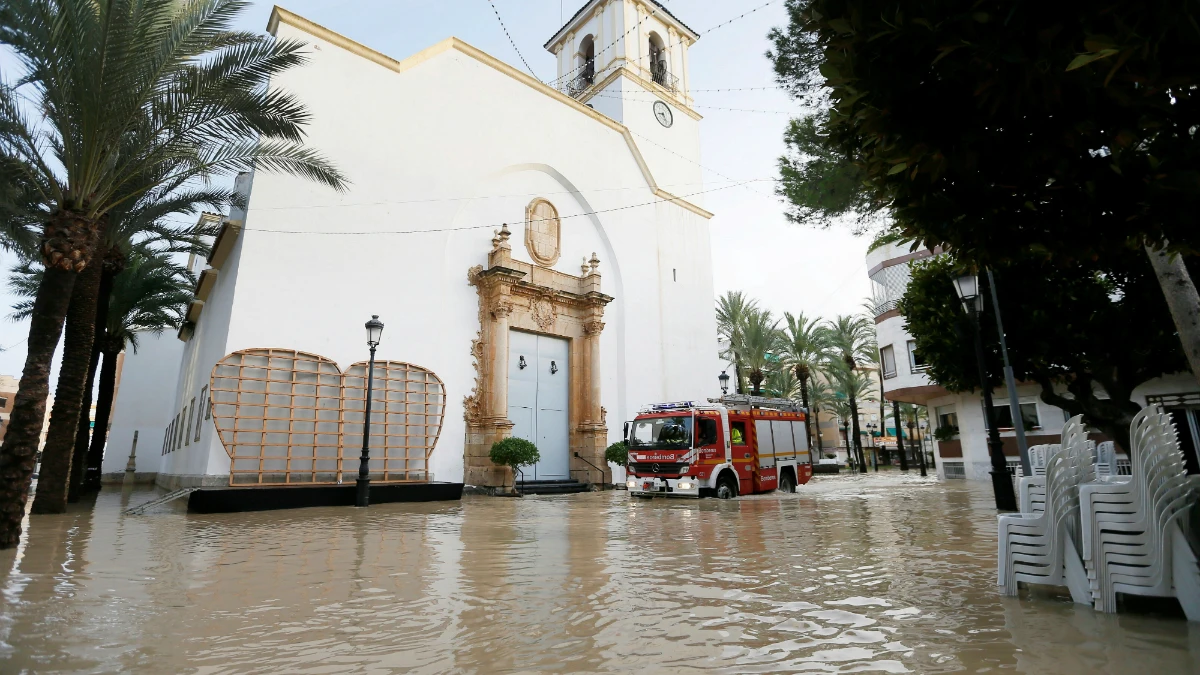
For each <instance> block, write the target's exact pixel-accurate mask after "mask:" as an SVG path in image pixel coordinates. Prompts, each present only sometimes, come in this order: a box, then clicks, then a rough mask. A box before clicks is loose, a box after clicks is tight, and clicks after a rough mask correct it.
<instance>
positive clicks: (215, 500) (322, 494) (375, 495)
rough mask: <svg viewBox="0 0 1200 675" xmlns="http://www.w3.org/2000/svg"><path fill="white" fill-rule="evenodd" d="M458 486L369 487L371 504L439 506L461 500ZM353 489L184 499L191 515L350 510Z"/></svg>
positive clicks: (268, 490) (248, 490) (282, 489)
mask: <svg viewBox="0 0 1200 675" xmlns="http://www.w3.org/2000/svg"><path fill="white" fill-rule="evenodd" d="M462 491H463V484H462V483H403V484H393V485H372V486H371V503H372V504H390V503H394V502H442V501H455V500H458V499H462ZM354 494H355V486H354V484H353V483H350V484H347V485H311V486H307V485H288V486H283V485H280V486H278V487H244V488H243V487H228V488H202V489H200V490H196V491H195V492H193V493H192V494H191V495H189V496H188V511H190V512H192V513H239V512H242V511H274V510H277V509H302V508H306V507H310V506H354Z"/></svg>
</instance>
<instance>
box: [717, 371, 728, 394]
mask: <svg viewBox="0 0 1200 675" xmlns="http://www.w3.org/2000/svg"><path fill="white" fill-rule="evenodd" d="M717 379H718V380H720V381H721V393H722V394H728V393H729V373H727V372H725V371H724V370H722V371H721V374H720V375H718V376H717Z"/></svg>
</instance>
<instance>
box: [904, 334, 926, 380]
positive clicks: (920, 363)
mask: <svg viewBox="0 0 1200 675" xmlns="http://www.w3.org/2000/svg"><path fill="white" fill-rule="evenodd" d="M927 368H929V364H928V363H925V359H924V358H922V357H921V353H920V352H919V351H917V341H916V340H909V341H908V370H909V372H911V373H913V374H916V373H923V372H925V370H926V369H927Z"/></svg>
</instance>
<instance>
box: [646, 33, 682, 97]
mask: <svg viewBox="0 0 1200 675" xmlns="http://www.w3.org/2000/svg"><path fill="white" fill-rule="evenodd" d="M667 58H668V52H667V48H666V45H665V44H663V40H662V38H661V37H659V36H658V33H650V77H651V79H653V80H654V83H655V84H657V85H660V86H662V87H665V88H667V89H669V90H671V91H675V82H676V78H675V76H673V75H671V69H670V67H669V66H668V65H667Z"/></svg>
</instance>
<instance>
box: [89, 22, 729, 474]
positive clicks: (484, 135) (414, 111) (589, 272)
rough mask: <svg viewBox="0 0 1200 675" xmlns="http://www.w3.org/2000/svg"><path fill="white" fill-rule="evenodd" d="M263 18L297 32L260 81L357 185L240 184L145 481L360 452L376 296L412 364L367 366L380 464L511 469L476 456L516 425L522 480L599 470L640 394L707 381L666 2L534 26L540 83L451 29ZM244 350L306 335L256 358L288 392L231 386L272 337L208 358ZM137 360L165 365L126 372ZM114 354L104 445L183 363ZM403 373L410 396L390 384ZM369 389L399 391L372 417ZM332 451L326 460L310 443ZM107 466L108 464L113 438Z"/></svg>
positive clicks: (380, 394)
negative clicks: (415, 36) (531, 447)
mask: <svg viewBox="0 0 1200 675" xmlns="http://www.w3.org/2000/svg"><path fill="white" fill-rule="evenodd" d="M268 29H269V30H270V31H271V32H272V33H273V34H275V35H277V36H279V37H280V38H289V39H295V40H300V41H303V42H304V43H306V44H308V45H310V48H309V50H308V51H309V58H310V60H309V63H308V64H307V65H305V66H304V67H301V68H297V69H294V70H292V71H289V72H287V73H285V74H284V75H283V76H281V77H279V78H277V79H276V81H274V82H273V83H272V86H274V87H278V88H280V89H283V90H286V91H288V92H291V93H292V94H294V95H295V96H297V97H298V98H299V99H300V100H301V101H303V102H304V104H305V105H307V106H308V109H309V110H310V111H311V113H312V122H311V124H309V126H308V127H307V129H306V131H307V133H308V135H307V138H306V143H307V144H308V145H309V146H310V147H312V148H315V149H317V150H319V151H320V152H322V153H323V154H324V155H325V156H326V157H328V158H329V159H330V160H331V161H332V162H333V163H334V164H335V165H336V166H337V167H338V168H339V169H341V170H342V171H343V172H344V173H345V174H346V175H347V177H348V178H349V180H350V182H351V185H350V188H349V190H348V191H347V192H345V193H343V194H337V193H334V192H333V191H331V190H328V189H326V188H323V187H320V186H316V185H314V184H312V183H310V182H305V181H303V180H300V179H297V178H292V177H288V176H283V175H279V174H272V173H265V172H259V173H256V174H253V175H249V174H247V175H243V176H242V177H240V178H239V182H238V184H239V187H240V188H241V189H242V190H244V191H245V192H246V193H247V194H248V196H249V203H248V208H247V209H246V210H245V211H244V212H243V211H236V212H234V213H232V214H231V215H230V217H229V219H227V220H226V221H225V223H224V227H223V229H222V232H221V235H220V236H219V237H218V238H217V240H216V242H215V244H214V248H213V253H212V256H211V257H210V259H209V261H208V267H207V269H205V270H203V272H202V273H201V275H200V277H199V281H198V284H197V292H196V301H195V302H193V303H192V306H191V308H190V309H189V313H188V319H189V321H190V322H189V323H188V324H187V325H185V327H184V329H183V330H182V331H181V332H180V338H181V339H182V340H184V343H183V344H182V347H183V349H182V353H181V354H179V355H178V357H177V364H178V365H177V367H176V370H177V371H178V376H177V386H174V387H173V390H172V393H171V394H170V395H169V397H170V399H171V404H170V406H168V408H169V412H167V413H166V414H165V415H164V414H162V413H161V412H159V411H157V409H155V412H154V413H153V414H154V415H161V419H159V420H158V429H159V434H160V435H159V436H158V438H159V439H160V441H162V443H163V448H162V453H163V454H162V455H161V465H160V466H159V467H157V471H158V481H159V483H160V484H162V485H167V486H178V485H197V484H204V485H228V484H230V483H231V482H235V483H238V484H242V483H258V482H263V483H280V482H287V483H305V482H308V483H312V482H317V483H320V482H336V481H337V480H341V479H342V477H343V476H342V474H343V473H346V472H353V471H356V470H357V459H356V458H357V455H358V448H357V447H356V445H357V444H358V443H360V442H361V441H359V440H357V439H358V438H360V436H354V434H355V433H361V413H357V414H358V415H359V416H358V418H357V419H358V420H359V422H360V423H359V425H358V427H356V428H353V419H352V418H354V415H355V414H356V413H354V412H353V411H352V409H358V410H361V402H362V398H363V396H362V393H361V384H358V385H357V386H358V387H359V388H358V389H356V388H355V383H356V382H357V380H354V378H353V373H351V372H349V371H352V370H353V368H352V364H355V363H356V362H361V361H365V360H366V358H367V355H368V354H367V346H366V344H365V340H366V338H365V334H364V331H363V328H362V326H363V323H364V321H366V320H367V319H369V318H370V317H371V316H372V315H379V317H380V319H381V320H382V321H383V322H385V324H386V328H385V329H384V332H383V336H382V344H381V345H380V347H379V352H378V357H377V358H378V359H380V360H383V361H390V362H393V363H390V364H385V366H386V368H390V369H391V370H388V371H387V372H388V373H393V372H397V373H404V375H403V376H397V377H399V378H400V379H396V380H395V381H392V380H388V383H380V382H377V383H376V387H377V391H376V397H377V398H376V399H374V400H378V401H380V402H379V403H378V404H373V406H374V416H373V418H372V422H373V429H377V431H373V441H375V442H376V443H380V444H383V445H385V446H386V447H383V446H378V447H379V448H380V449H379V450H378V451H374V452H373V456H375V457H377V458H378V459H377V462H376V463H375V464H373V465H372V467H373V470H375V469H376V468H378V470H379V471H389V472H390V476H391V478H389V479H393V478H394V479H397V480H426V479H434V480H438V481H452V482H460V481H465V482H466V483H468V484H474V485H499V484H501V482H502V481H511V478H509V477H508V474H507V472H506V471H504V470H500V469H498V468H496V467H495V466H494V465H493V464H492V463H491V462H490V461H489V460H488V459H487V456H486V455H487V450H488V448H489V447H490V445H491V443H492V441H494V440H497V439H499V438H501V437H504V436H507V435H510V434H512V435H518V436H523V437H526V438H530V439H532V440H534V441H535V442H536V443H538V445H539V449H540V451H541V453H542V461H541V462H540V463H539V464H538V465H537V466H536V467H535V468H534V469H533V470H530V471H527V478H530V475H529V474H532V477H533V478H537V479H546V480H562V479H570V478H574V479H578V480H581V481H583V480H587V481H589V482H590V481H595V480H597V479H598V476H597V474H596V470H595V469H594V468H592V467H593V465H599V466H601V467H603V466H605V465H604V462H603V460H602V457H603V450H604V447H605V446H606V445H607V444H608V443H609V442H612V441H616V440H620V438H621V433H622V422H623V421H624V420H628V419H632V416H633V415H634V414H635V413H636V412H637V410H638V408H639V407H640V406H642V405H645V404H648V403H651V402H656V401H664V400H678V399H688V398H702V397H705V396H711V395H714V394H715V393H716V386H717V382H716V378H715V375H716V373H718V372H719V368H718V363H717V361H718V359H717V358H716V356H715V355H714V354H713V351H712V344H713V339H714V337H715V335H716V328H715V320H714V310H713V297H714V294H713V282H712V272H711V267H712V265H711V253H710V248H709V228H708V219H709V218H711V214H710V213H709V212H707V211H705V210H704V208H703V198H702V195H701V194H700V193H701V192H702V190H703V186H702V184H701V174H700V165H699V163H698V162H699V158H700V148H699V122H700V115H699V114H697V113H696V112H695V111H694V110H693V109H692V108H691V107H690V103H691V98H690V96H689V95H688V81H689V78H688V70H687V68H688V66H687V62H688V61H687V52H688V49H689V48H690V46H691V45H692V44H693V43H694V42H695V41H696V39H697V38H698V36H697V35H696V34H695V33H694V32H693V31H691V30H690V29H689V28H687V27H686V26H685V25H684V24H683V23H681V22H680V21H679V20H678V19H676V18H675V17H673V16H672V15H671V14H670V13H669V12H667V11H666V10H665V9H664V8H662V7H661V6H658V5H657V3H651V4H649V5H647V4H646V3H644V2H639V1H636V0H592V1H591V2H588V3H587V4H586V5H585V6H584V8H583V9H581V10H580V11H579V13H578V14H576V16H575V17H574V18H572V19H571V21H570V22H569V23H568V24H567V25H565V26H564V27H563V28H562V29H561V30H560V31H559V32H558V33H557V34H555V35H554V36H553V37H552V38H551V40H550V42H549V43H547V48H548V49H549V50H550V51H551V52H552V53H554V54H555V55H557V57H558V63H559V84H556V86H548V85H546V84H543V83H541V82H538V81H537V80H535V79H533V78H532V77H530V76H528V75H527V74H525V73H523V72H520V71H519V70H517V69H515V68H513V67H511V66H509V65H508V64H505V63H503V62H501V61H499V60H497V59H495V58H493V57H491V56H489V55H487V54H485V53H483V52H481V51H479V50H477V49H475V48H473V47H471V46H470V45H467V44H465V43H463V42H462V41H460V40H457V39H455V38H449V39H447V40H445V41H443V42H441V43H439V44H437V45H435V46H433V47H430V48H429V49H426V50H424V51H422V52H420V53H417V54H414V55H412V56H409V57H408V58H405V59H403V60H395V59H392V58H391V57H388V56H386V55H384V54H380V53H378V52H376V51H373V50H371V49H370V48H368V47H366V46H363V45H361V44H358V43H356V42H354V41H352V40H350V39H348V38H346V37H344V36H341V35H339V34H337V33H334V32H333V31H330V30H328V29H326V28H323V27H321V26H318V25H316V24H313V23H311V22H309V21H307V20H306V19H304V18H302V17H299V16H296V15H294V14H291V13H289V12H287V11H285V10H282V9H279V8H276V9H275V11H274V13H273V14H272V16H271V20H270V24H269V27H268ZM597 45H599V48H597ZM609 45H611V46H609ZM605 46H608V47H607V48H605ZM502 223H506V224H507V225H506V228H505V229H503V230H502V228H501V224H502ZM581 263H582V264H581ZM251 349H274V350H295V351H297V352H302V353H303V354H299V355H292V356H289V357H287V358H286V359H283V357H281V356H280V354H283V353H284V352H277V353H275V354H274V357H273V358H275V361H271V362H270V363H271V364H272V366H271V367H274V364H277V363H278V364H286V365H281V366H279V367H280V368H291V370H283V371H278V372H276V371H271V372H272V374H271V375H270V377H271V378H273V379H274V378H277V377H280V378H284V379H287V380H289V381H290V382H291V383H292V385H290V386H291V387H292V388H291V390H290V391H289V392H288V393H289V394H290V395H292V396H293V398H292V399H291V401H290V403H289V402H287V401H285V402H284V403H281V404H278V405H279V407H276V408H266V410H265V412H264V408H263V406H262V405H258V406H257V407H255V406H250V405H246V404H247V403H248V402H250V403H259V404H261V403H262V402H263V401H262V398H263V394H262V393H254V392H253V391H252V386H260V387H266V386H267V385H266V384H262V385H253V382H254V380H253V377H252V376H251V374H250V373H251V371H253V372H256V373H257V372H259V371H257V370H254V368H253V367H252V366H253V363H255V362H257V361H255V360H256V359H261V363H263V364H267V363H268V362H267V360H266V359H267V358H268V357H267V356H266V355H265V353H264V355H257V356H256V355H255V354H248V355H237V356H232V357H230V359H231V360H226V361H224V363H225V364H227V365H226V366H222V367H223V368H224V370H222V371H221V372H222V373H226V374H229V373H232V374H231V375H229V376H228V377H225V376H224V375H222V376H219V377H215V376H214V367H215V366H216V365H217V364H218V362H222V359H225V357H226V356H227V355H231V354H233V353H235V352H239V350H251ZM316 355H320V356H319V357H318V356H316ZM280 359H283V360H280ZM322 359H323V360H322ZM234 362H236V364H240V365H236V364H235V365H232V366H231V365H228V364H230V363H234ZM301 362H303V367H302V365H301ZM322 364H323V365H322ZM332 364H336V365H332ZM407 364H413V365H411V366H410V365H407ZM139 367H142V368H150V369H153V370H154V371H155V373H157V374H158V375H159V377H160V378H161V379H160V380H159V381H157V382H155V383H152V384H145V383H143V384H140V385H135V381H136V380H135V378H134V376H133V375H132V374H131V371H133V370H134V369H136V368H139ZM239 369H240V370H239ZM304 369H308V370H304ZM125 370H126V375H125V377H126V380H125V383H124V386H122V388H121V396H122V398H121V400H120V401H119V402H118V410H117V416H118V417H117V420H116V422H115V423H114V429H113V432H112V434H111V438H112V443H111V447H113V448H120V449H122V452H121V453H115V454H117V455H119V454H125V455H127V453H124V449H125V448H127V447H128V445H129V441H130V440H131V438H132V431H133V428H134V427H137V428H139V429H140V428H141V426H140V425H141V424H142V422H141V421H140V420H137V421H135V420H134V419H133V417H132V416H129V415H124V416H123V410H122V409H125V412H127V411H128V409H129V408H131V407H132V408H139V407H141V406H142V405H144V404H146V403H147V402H148V401H151V400H159V399H160V398H161V397H162V396H163V393H162V392H161V391H160V389H161V386H160V385H163V384H166V383H170V381H171V380H172V379H175V378H176V375H175V373H174V372H168V370H169V369H167V368H166V367H165V366H163V365H161V364H159V363H158V362H157V361H156V360H155V358H150V357H147V358H142V357H141V356H139V357H137V358H131V359H130V361H129V362H128V363H127V364H126V366H125ZM318 370H319V371H320V373H321V374H322V375H321V376H320V378H321V379H320V382H321V384H322V385H324V384H325V383H326V380H327V379H328V382H329V383H330V386H331V387H332V385H334V384H336V383H337V382H338V380H337V377H338V376H337V372H338V371H339V370H340V372H342V373H345V374H346V375H345V376H344V379H343V380H341V383H342V388H341V391H342V392H343V397H342V398H343V400H344V402H348V403H346V404H345V405H343V406H342V411H343V412H342V413H341V415H340V416H339V413H338V411H337V410H336V408H337V407H338V403H337V400H336V398H335V396H336V392H337V391H338V388H337V387H333V388H329V387H325V386H322V387H321V388H320V391H321V393H320V396H329V397H330V398H329V399H328V400H326V399H325V398H321V399H320V400H315V399H312V398H303V400H302V398H301V395H302V393H303V392H302V390H303V391H308V390H315V386H313V385H315V384H316V383H317V378H318V375H317V372H318ZM263 372H265V371H263ZM357 372H358V373H359V374H362V373H365V369H364V368H362V367H361V366H360V367H359V369H358V371H357ZM378 372H381V373H382V372H383V371H382V370H380V371H378ZM281 373H282V374H281ZM325 373H329V374H328V375H325ZM390 377H391V375H389V378H390ZM306 378H307V379H306ZM330 378H332V379H330ZM264 379H266V378H264ZM417 380H419V381H420V382H421V383H422V384H421V385H420V386H421V389H422V391H424V392H426V393H425V394H423V395H421V397H420V402H419V404H417V403H413V398H412V395H411V394H407V395H406V394H402V393H400V392H401V391H402V390H403V388H404V382H407V383H408V387H409V388H408V391H409V392H412V391H413V389H412V387H413V386H414V382H415V381H417ZM302 382H311V383H313V385H308V384H301V383H302ZM510 384H511V386H510ZM269 386H270V391H271V392H274V391H275V387H276V386H277V385H276V384H270V385H269ZM239 387H240V389H239ZM379 387H383V389H384V390H383V391H381V390H380V389H379ZM210 388H212V389H216V392H212V391H210ZM286 388H287V387H286V386H285V387H284V389H286ZM306 388H307V389H306ZM135 389H136V392H135V391H134V390H135ZM327 390H328V391H327ZM259 391H261V389H260V390H259ZM356 395H357V406H358V407H357V408H355V404H354V403H353V402H352V401H351V399H354V397H355V396H356ZM281 396H283V399H287V396H286V395H281ZM239 397H240V399H239ZM255 397H257V398H255ZM270 397H271V398H272V399H275V398H278V397H277V396H275V395H273V394H270ZM210 398H211V399H212V405H211V407H210V406H209V405H208V404H207V402H208V401H209V399H210ZM406 398H407V400H408V404H407V410H406V409H405V405H404V404H401V403H400V402H401V401H404V400H406ZM283 399H280V400H283ZM385 399H386V400H387V401H395V402H396V403H395V405H393V404H392V403H389V404H388V409H387V410H386V411H381V408H382V407H383V405H384V400H385ZM239 400H240V407H239V406H238V405H235V404H237V403H238V402H239ZM314 401H315V402H314ZM266 405H268V406H270V405H276V404H275V403H271V402H269V401H268V402H267V404H266ZM417 405H419V406H420V409H419V410H418V411H417V412H414V410H415V409H416V408H415V406H417ZM289 406H290V407H289ZM329 406H332V408H334V409H333V410H326V409H325V408H327V407H329ZM146 410H149V408H146ZM289 411H290V412H289ZM148 414H149V413H148ZM384 414H386V415H387V418H386V419H384V418H383V417H382V415H384ZM405 415H407V418H406V417H405ZM306 416H307V417H306ZM418 418H419V419H418ZM306 420H307V421H306ZM313 420H315V422H316V426H315V427H314V421H313ZM322 420H325V421H324V422H322ZM414 420H418V421H419V424H420V427H419V429H418V428H417V427H416V426H415V423H414ZM264 423H265V426H264ZM406 424H407V428H406V427H405V425H406ZM217 425H221V429H224V430H225V431H224V436H225V443H224V444H223V443H222V439H221V437H220V436H221V435H220V434H218V433H217V431H218V428H217ZM375 425H378V427H376V426H375ZM414 429H416V430H414ZM272 431H274V432H276V433H270V432H272ZM323 431H324V432H326V433H324V434H323V433H322V432H323ZM164 432H169V433H164ZM289 433H290V434H291V435H290V436H289ZM314 433H315V436H314ZM141 438H142V439H143V440H139V443H138V448H139V450H138V457H139V458H141V457H143V456H144V455H143V450H142V448H143V443H147V450H146V452H148V453H150V454H154V453H156V452H157V449H151V448H150V447H149V446H150V445H152V440H151V438H150V436H149V435H143V436H142V437H141ZM314 443H315V450H314ZM235 444H236V449H235V448H234V446H235ZM273 444H274V445H273ZM388 444H390V445H388ZM435 444H436V445H435ZM256 448H257V449H256ZM431 448H432V450H430V449H431ZM424 452H428V453H429V454H428V462H427V463H425V458H424V456H423V454H422V453H424ZM231 453H234V454H236V458H237V461H236V462H234V464H235V465H236V466H233V469H234V472H235V473H237V472H238V471H243V470H244V471H243V473H240V474H237V475H238V477H237V478H231ZM576 453H578V454H576ZM335 454H340V456H341V457H342V458H343V460H344V463H343V464H342V465H340V466H339V465H337V464H336V463H335V461H334V460H333V459H330V460H329V461H325V460H323V459H322V458H323V457H324V458H330V457H334V455H335ZM352 458H353V459H352ZM385 458H386V466H385V464H384V462H385ZM106 462H112V463H113V464H111V465H110V464H108V463H106V468H105V470H106V471H110V470H115V468H114V467H115V466H116V464H121V465H122V466H123V462H124V457H115V456H114V457H112V458H106ZM143 466H148V465H143V464H142V463H141V462H140V461H139V464H138V467H139V470H143ZM239 467H241V468H239ZM352 479H353V476H347V477H346V480H347V481H349V480H352Z"/></svg>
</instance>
